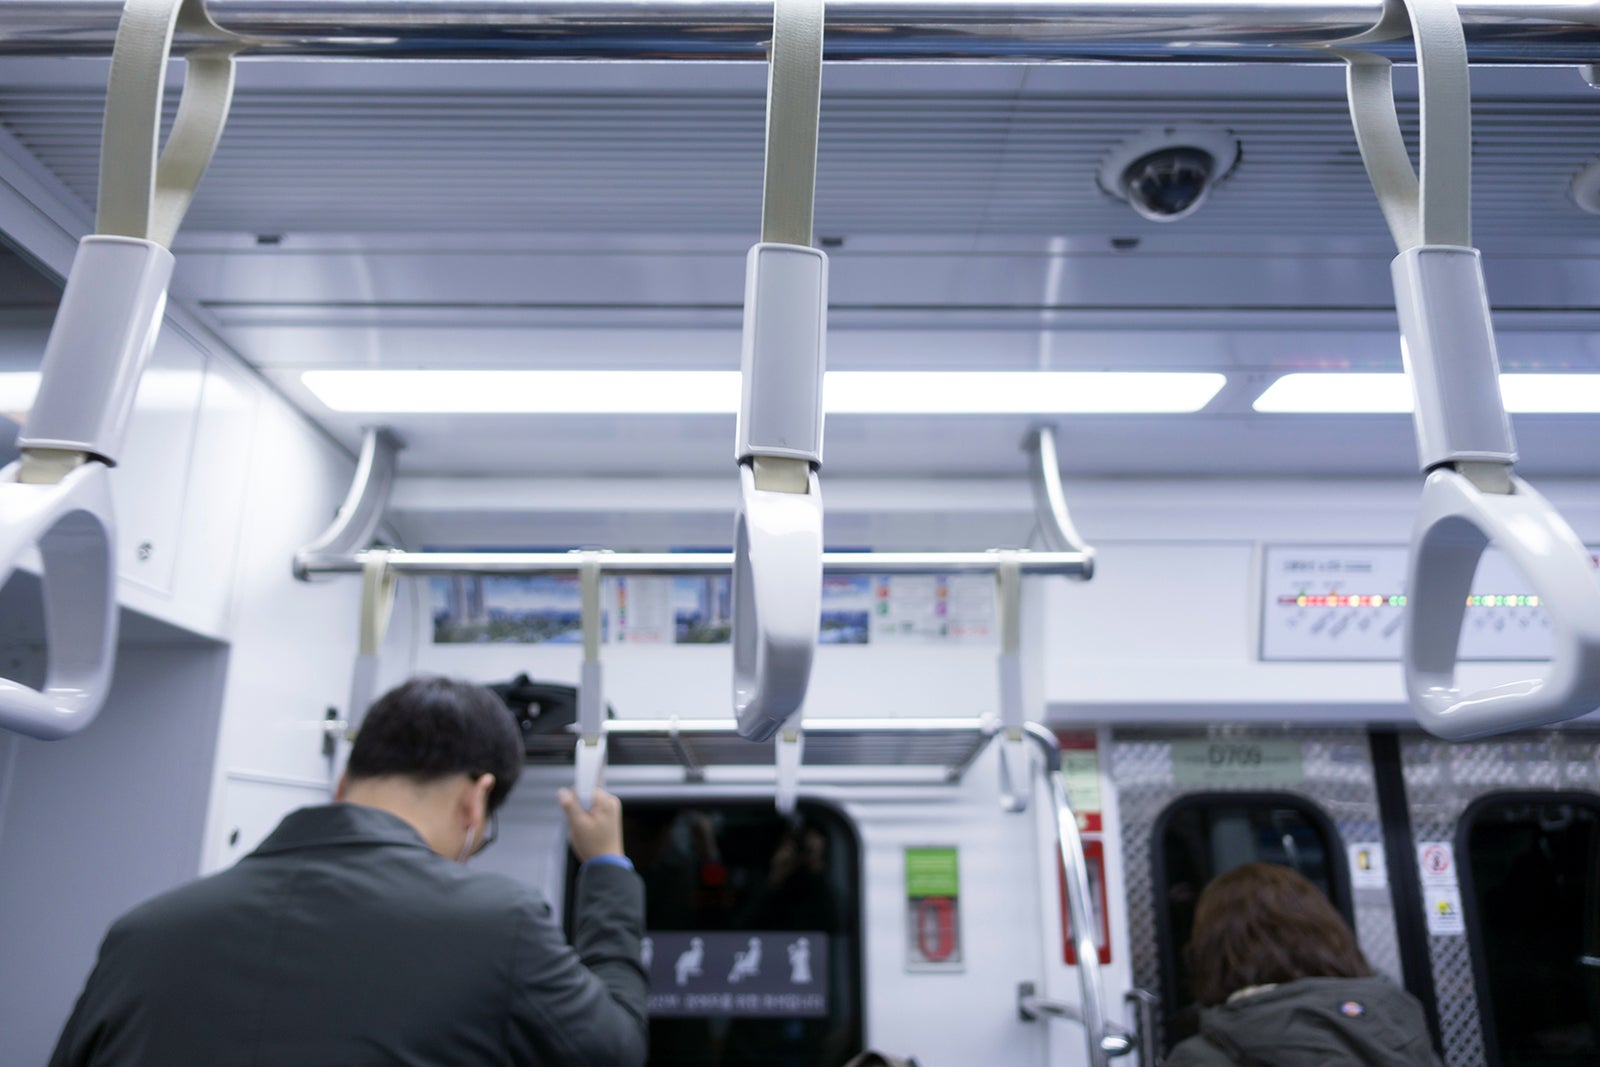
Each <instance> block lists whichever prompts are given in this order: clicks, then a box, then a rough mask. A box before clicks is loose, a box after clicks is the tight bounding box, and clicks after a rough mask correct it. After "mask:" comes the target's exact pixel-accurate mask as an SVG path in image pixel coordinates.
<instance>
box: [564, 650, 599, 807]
mask: <svg viewBox="0 0 1600 1067" xmlns="http://www.w3.org/2000/svg"><path fill="white" fill-rule="evenodd" d="M582 671H583V673H582V677H580V678H579V680H578V747H577V749H576V750H575V751H576V756H575V758H574V760H573V765H574V768H575V769H574V775H575V777H574V781H573V786H572V791H573V792H574V793H576V794H577V795H578V803H579V804H581V805H583V809H584V810H585V811H588V810H589V808H590V807H591V806H592V805H593V804H594V794H595V790H597V789H599V788H600V777H601V775H602V774H603V773H604V771H605V766H606V735H605V725H604V718H605V705H604V703H603V697H602V695H601V692H602V686H603V682H602V681H601V673H600V661H599V660H584V661H583V668H582Z"/></svg>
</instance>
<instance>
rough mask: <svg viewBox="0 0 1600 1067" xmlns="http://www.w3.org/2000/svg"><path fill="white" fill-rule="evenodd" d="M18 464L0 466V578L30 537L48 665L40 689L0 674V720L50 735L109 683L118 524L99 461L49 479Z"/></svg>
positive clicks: (70, 726) (62, 731)
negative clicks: (27, 477)
mask: <svg viewBox="0 0 1600 1067" xmlns="http://www.w3.org/2000/svg"><path fill="white" fill-rule="evenodd" d="M20 469H21V464H20V463H13V464H12V465H11V466H9V467H7V468H6V469H5V470H4V471H0V567H3V568H4V569H3V571H0V585H3V584H4V582H5V581H6V580H8V579H9V578H10V577H11V573H12V571H14V570H15V569H16V564H17V561H18V559H20V558H21V556H22V554H23V553H24V552H26V551H27V550H28V548H29V547H31V546H33V545H38V547H39V554H40V556H41V558H42V559H43V562H44V573H43V574H42V575H41V576H40V584H41V587H42V592H43V597H44V618H45V639H46V642H47V644H46V650H47V651H46V654H47V656H48V664H47V666H46V670H45V684H44V688H43V689H42V690H37V689H31V688H29V687H28V686H25V685H22V684H21V683H19V682H14V681H11V680H9V679H5V678H0V728H3V729H7V730H15V731H16V732H17V733H20V734H26V735H27V736H29V737H37V738H40V739H42V740H46V741H53V740H55V739H57V738H61V737H66V736H68V735H70V734H75V733H77V732H78V731H79V730H82V729H83V728H84V727H85V726H88V725H89V723H90V722H92V721H93V720H94V717H95V716H96V715H97V714H99V712H100V708H101V706H102V705H103V704H104V703H105V699H106V694H107V691H108V690H109V688H110V684H111V664H112V657H113V656H114V654H115V650H116V643H117V602H116V597H115V596H114V595H113V594H114V593H115V588H114V582H115V579H116V560H115V559H113V558H112V553H113V552H114V551H115V545H116V528H117V526H116V519H115V517H114V516H113V513H112V510H111V487H110V483H109V480H108V478H107V471H106V468H105V466H104V465H102V464H100V463H96V462H94V461H90V462H88V463H85V464H83V465H82V466H80V467H78V468H77V469H75V470H73V471H72V472H70V473H69V474H68V475H67V476H66V477H65V478H63V479H62V480H61V481H59V482H56V483H54V484H52V485H28V484H24V483H21V482H18V481H17V473H18V471H19V470H20Z"/></svg>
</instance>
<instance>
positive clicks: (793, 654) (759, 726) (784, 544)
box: [733, 463, 822, 741]
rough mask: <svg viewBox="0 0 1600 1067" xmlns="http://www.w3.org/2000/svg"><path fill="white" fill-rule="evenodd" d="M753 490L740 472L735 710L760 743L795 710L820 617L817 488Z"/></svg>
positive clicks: (813, 480)
mask: <svg viewBox="0 0 1600 1067" xmlns="http://www.w3.org/2000/svg"><path fill="white" fill-rule="evenodd" d="M808 478H809V491H808V492H805V493H783V492H775V491H772V490H765V489H757V488H756V484H755V475H754V473H753V472H752V471H751V469H750V464H748V463H741V464H740V465H739V488H740V491H741V493H740V505H739V513H738V516H737V519H736V521H735V523H734V550H733V552H734V563H733V708H734V714H735V715H736V716H737V717H738V722H739V733H740V735H741V736H743V737H746V738H748V739H750V740H752V741H765V740H767V739H768V738H770V737H771V736H772V735H773V734H775V733H777V732H778V730H779V728H780V727H782V726H783V724H784V723H785V722H787V721H788V719H789V716H791V715H793V714H794V713H795V712H796V711H798V710H800V705H801V704H802V703H803V702H804V701H805V696H806V686H807V684H808V683H809V682H810V679H811V660H812V657H813V655H814V654H815V652H816V645H817V625H818V618H819V616H820V614H821V611H822V487H821V485H820V484H819V483H818V481H817V475H816V472H815V471H812V472H811V473H810V474H809V475H808Z"/></svg>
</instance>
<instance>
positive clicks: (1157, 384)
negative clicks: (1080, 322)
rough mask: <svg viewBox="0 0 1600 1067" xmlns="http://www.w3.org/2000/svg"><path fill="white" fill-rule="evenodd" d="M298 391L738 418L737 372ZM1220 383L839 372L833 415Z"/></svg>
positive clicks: (1179, 402)
mask: <svg viewBox="0 0 1600 1067" xmlns="http://www.w3.org/2000/svg"><path fill="white" fill-rule="evenodd" d="M301 381H302V382H304V383H305V386H306V388H307V389H309V390H311V392H312V393H313V394H315V395H316V397H317V399H318V400H320V401H322V403H324V404H326V405H327V406H328V407H330V408H332V409H333V410H335V411H351V412H391V413H407V412H410V413H423V412H428V413H440V414H446V413H448V414H569V415H597V414H660V415H731V414H734V413H736V412H737V411H738V410H739V386H740V378H739V375H738V373H737V372H735V371H536V370H468V371H455V370H316V371H306V372H305V373H304V374H302V375H301ZM1225 381H1226V379H1225V377H1224V376H1223V375H1221V374H1216V373H1187V372H1184V373H1165V372H1149V373H1141V372H1107V373H1096V372H1079V371H994V372H991V371H831V372H829V374H828V375H827V378H826V380H825V386H824V390H823V392H824V406H825V408H826V410H827V411H828V412H829V413H830V414H835V415H868V414H881V415H888V414H908V415H909V414H916V415H958V414H972V415H1030V414H1038V415H1048V414H1128V413H1152V414H1156V413H1159V414H1167V413H1181V412H1189V411H1198V410H1199V409H1200V408H1202V407H1204V406H1205V405H1206V404H1207V403H1208V402H1209V401H1210V400H1211V398H1212V397H1213V396H1215V395H1216V394H1217V392H1218V390H1220V389H1221V388H1222V386H1223V383H1224V382H1225Z"/></svg>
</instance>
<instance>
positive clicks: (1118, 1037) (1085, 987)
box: [1050, 773, 1133, 1067]
mask: <svg viewBox="0 0 1600 1067" xmlns="http://www.w3.org/2000/svg"><path fill="white" fill-rule="evenodd" d="M1050 792H1051V795H1052V797H1053V798H1054V800H1055V823H1056V844H1057V846H1058V847H1059V849H1060V851H1061V865H1062V867H1063V868H1064V869H1065V871H1066V878H1067V914H1068V915H1069V916H1070V918H1071V920H1072V937H1073V942H1074V946H1073V947H1074V948H1076V949H1077V952H1078V990H1079V996H1080V998H1081V1000H1080V1008H1079V1012H1080V1014H1081V1015H1082V1017H1083V1029H1084V1034H1085V1036H1086V1037H1087V1038H1088V1039H1089V1062H1090V1064H1092V1065H1093V1067H1106V1063H1107V1061H1108V1060H1110V1059H1111V1057H1113V1056H1122V1055H1125V1054H1126V1053H1128V1052H1129V1051H1130V1050H1131V1049H1132V1047H1133V1043H1132V1042H1131V1041H1130V1040H1129V1039H1128V1036H1127V1035H1126V1034H1123V1033H1119V1032H1118V1031H1117V1030H1115V1029H1114V1028H1112V1027H1111V1026H1110V1024H1108V1023H1107V1022H1106V1004H1105V989H1104V988H1103V987H1102V985H1101V982H1100V946H1099V945H1096V944H1095V942H1094V931H1095V930H1096V929H1097V927H1096V925H1095V922H1094V916H1093V915H1092V914H1091V913H1090V909H1089V901H1090V900H1091V899H1092V898H1091V897H1090V895H1089V893H1090V890H1089V865H1088V861H1087V860H1085V859H1084V857H1083V838H1082V837H1081V836H1079V834H1078V817H1077V816H1076V815H1074V814H1073V811H1072V802H1071V801H1070V800H1069V799H1068V797H1067V786H1066V782H1065V781H1064V780H1063V779H1062V777H1061V775H1060V774H1056V773H1052V774H1050Z"/></svg>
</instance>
